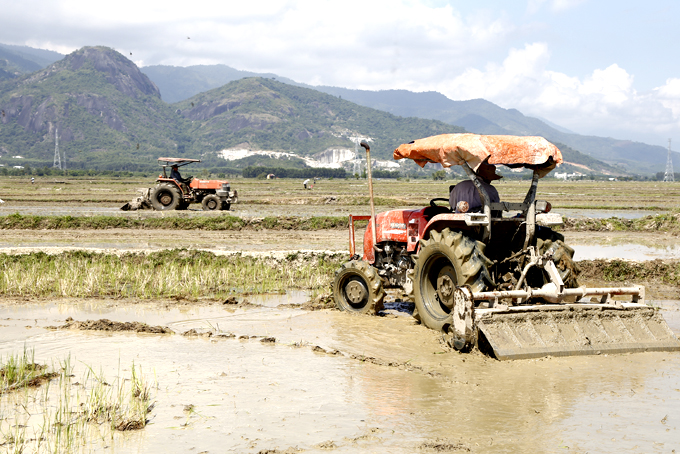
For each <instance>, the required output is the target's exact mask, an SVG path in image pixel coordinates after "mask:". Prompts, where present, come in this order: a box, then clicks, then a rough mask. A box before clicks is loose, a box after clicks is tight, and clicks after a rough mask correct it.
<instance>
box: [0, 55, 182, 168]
mask: <svg viewBox="0 0 680 454" xmlns="http://www.w3.org/2000/svg"><path fill="white" fill-rule="evenodd" d="M0 109H1V110H2V116H1V117H0V126H1V128H0V155H7V154H9V155H21V156H25V157H26V158H27V161H26V163H28V164H31V162H32V161H34V165H37V164H36V163H38V162H40V163H43V164H44V163H46V162H51V161H52V158H53V156H54V144H55V132H56V130H57V128H58V130H59V147H60V149H61V150H62V151H63V152H64V153H65V154H66V155H67V156H68V166H69V168H90V167H97V168H110V169H123V170H130V169H133V168H136V164H133V163H132V162H131V161H134V160H141V161H149V160H155V159H156V158H157V157H158V155H159V154H161V153H162V154H165V153H167V150H168V149H172V150H174V149H175V148H176V147H177V143H178V141H180V140H181V138H182V137H181V132H182V125H181V120H180V119H178V118H177V115H175V114H173V112H172V111H171V110H170V108H169V106H168V105H167V104H166V103H164V102H163V101H162V100H161V99H160V92H159V90H158V87H156V85H155V84H154V83H153V82H151V80H149V78H148V77H147V76H145V75H144V74H142V73H141V72H140V71H139V69H138V68H137V66H135V65H134V63H132V62H131V61H130V60H128V59H127V58H125V57H124V56H122V55H121V54H119V53H118V52H116V51H114V50H112V49H109V48H106V47H85V48H82V49H80V50H78V51H75V52H73V53H71V54H69V55H67V56H66V57H65V58H64V59H62V60H59V61H57V62H56V63H53V64H51V65H49V66H48V67H46V68H45V69H42V70H39V71H36V72H33V73H31V74H29V75H24V76H20V77H18V78H15V79H11V80H6V81H4V82H2V83H0Z"/></svg>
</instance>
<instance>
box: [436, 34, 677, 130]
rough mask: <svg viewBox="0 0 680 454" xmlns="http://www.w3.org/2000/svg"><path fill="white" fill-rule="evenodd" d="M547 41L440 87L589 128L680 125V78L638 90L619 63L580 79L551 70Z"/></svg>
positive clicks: (669, 127)
mask: <svg viewBox="0 0 680 454" xmlns="http://www.w3.org/2000/svg"><path fill="white" fill-rule="evenodd" d="M549 60H550V52H549V49H548V46H547V45H546V44H545V43H533V44H527V45H525V47H524V48H522V49H511V50H510V51H509V53H508V56H507V57H506V58H505V60H504V61H503V62H502V64H495V63H489V64H487V65H486V66H485V68H484V69H483V70H480V69H474V68H469V69H467V70H465V71H464V72H463V73H462V74H461V75H459V76H457V77H455V78H453V79H452V80H451V81H449V82H447V83H442V84H440V85H439V87H438V90H439V91H441V92H442V93H444V94H445V95H447V96H448V97H450V98H452V99H460V100H463V99H474V98H484V99H487V100H489V101H491V102H494V103H496V104H498V105H500V106H502V107H505V108H516V109H518V110H520V111H521V112H523V113H524V114H526V115H535V116H539V117H544V118H549V119H550V120H551V121H553V122H555V123H557V124H560V125H562V126H564V127H567V128H569V129H572V130H575V131H577V132H581V133H586V134H597V135H613V136H616V137H620V138H634V139H635V138H638V139H637V140H642V139H641V138H642V137H649V136H651V135H654V134H659V133H668V132H671V131H674V130H676V131H677V129H678V128H680V79H675V78H674V79H668V80H667V81H666V84H665V85H664V86H662V87H658V88H656V89H654V90H652V91H651V92H649V93H638V92H637V91H636V90H635V88H634V77H633V76H632V75H630V74H628V72H627V71H626V70H625V69H623V68H621V67H619V66H618V65H616V64H612V65H610V66H608V67H606V68H604V69H595V70H594V71H593V72H592V73H591V74H590V75H588V76H587V77H584V78H583V79H579V78H578V77H573V76H569V75H566V74H563V73H559V72H555V71H550V70H548V69H547V68H548V65H549Z"/></svg>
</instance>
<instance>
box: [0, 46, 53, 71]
mask: <svg viewBox="0 0 680 454" xmlns="http://www.w3.org/2000/svg"><path fill="white" fill-rule="evenodd" d="M62 58H64V56H63V55H62V54H59V53H57V52H52V51H50V50H44V49H34V48H32V47H27V46H12V45H9V44H0V80H3V79H13V78H15V77H18V76H20V75H22V74H28V73H32V72H34V71H38V70H39V69H42V68H44V67H46V66H48V65H50V64H52V63H54V62H55V61H57V60H61V59H62Z"/></svg>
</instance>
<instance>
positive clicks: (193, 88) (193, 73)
mask: <svg viewBox="0 0 680 454" xmlns="http://www.w3.org/2000/svg"><path fill="white" fill-rule="evenodd" d="M141 71H142V72H143V73H144V74H146V75H147V76H148V77H149V79H151V80H153V81H154V82H155V83H156V85H157V86H158V87H160V88H161V97H162V98H163V100H164V101H165V102H169V103H175V102H179V101H184V100H186V99H189V98H191V97H192V96H194V95H196V94H198V93H202V92H204V91H208V90H212V89H213V88H217V87H221V86H222V85H226V84H228V83H229V82H233V81H235V80H239V79H244V78H246V77H264V78H267V79H277V80H279V81H280V82H284V83H287V84H290V85H296V82H295V81H293V80H291V79H287V78H285V77H278V76H277V75H276V74H269V73H254V72H250V71H241V70H238V69H234V68H231V67H229V66H227V65H195V66H186V67H177V66H165V65H154V66H145V67H143V68H141Z"/></svg>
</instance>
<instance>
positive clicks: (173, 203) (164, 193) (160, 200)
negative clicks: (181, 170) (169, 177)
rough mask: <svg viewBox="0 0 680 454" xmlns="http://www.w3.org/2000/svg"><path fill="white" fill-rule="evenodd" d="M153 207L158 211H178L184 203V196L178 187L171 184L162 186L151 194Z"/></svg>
mask: <svg viewBox="0 0 680 454" xmlns="http://www.w3.org/2000/svg"><path fill="white" fill-rule="evenodd" d="M150 198H151V205H153V207H154V209H156V210H158V211H170V210H174V209H176V208H177V207H178V206H179V204H180V202H181V201H182V196H181V195H180V193H179V190H178V189H177V188H176V187H173V186H170V185H169V184H161V185H158V186H156V188H155V189H154V190H153V191H152V192H151V196H150Z"/></svg>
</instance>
